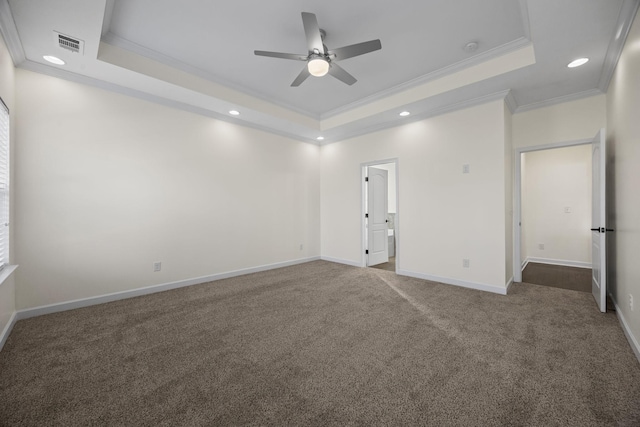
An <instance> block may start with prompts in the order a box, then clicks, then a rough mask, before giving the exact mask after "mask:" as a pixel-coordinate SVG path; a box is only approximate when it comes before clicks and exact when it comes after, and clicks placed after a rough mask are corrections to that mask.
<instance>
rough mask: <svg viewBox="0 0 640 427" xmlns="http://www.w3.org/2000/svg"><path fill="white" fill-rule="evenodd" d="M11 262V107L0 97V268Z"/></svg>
mask: <svg viewBox="0 0 640 427" xmlns="http://www.w3.org/2000/svg"><path fill="white" fill-rule="evenodd" d="M8 264H9V108H7V105H6V104H5V103H4V101H2V99H0V270H1V269H3V268H4V267H5V266H7V265H8Z"/></svg>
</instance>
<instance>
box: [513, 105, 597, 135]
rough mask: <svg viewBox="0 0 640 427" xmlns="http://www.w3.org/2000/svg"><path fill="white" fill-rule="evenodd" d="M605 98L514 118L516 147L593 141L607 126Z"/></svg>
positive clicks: (537, 111) (527, 112)
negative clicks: (582, 140)
mask: <svg viewBox="0 0 640 427" xmlns="http://www.w3.org/2000/svg"><path fill="white" fill-rule="evenodd" d="M606 109H607V102H606V97H605V95H597V96H591V97H588V98H583V99H579V100H577V101H571V102H565V103H562V104H556V105H552V106H549V107H544V108H538V109H536V110H531V111H526V112H523V113H517V114H514V115H513V147H514V148H523V147H532V146H536V145H545V144H554V143H558V142H566V141H576V140H581V139H591V138H593V137H594V136H595V135H596V133H598V131H599V130H600V129H601V128H603V127H605V126H606V123H607V113H606V111H607V110H606Z"/></svg>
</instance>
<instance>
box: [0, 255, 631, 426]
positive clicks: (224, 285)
mask: <svg viewBox="0 0 640 427" xmlns="http://www.w3.org/2000/svg"><path fill="white" fill-rule="evenodd" d="M0 424H2V425H11V426H14V425H29V426H36V425H38V426H39V425H63V426H74V425H122V426H133V425H147V426H155V425H166V426H176V425H274V426H284V425H434V426H443V425H465V426H469V425H475V426H480V425H482V426H485V425H505V426H506V425H509V426H512V425H531V426H549V425H558V426H560V425H561V426H590V425H623V426H637V425H640V364H639V363H638V361H637V359H636V358H635V356H634V354H633V353H632V351H631V349H630V347H629V344H628V342H627V341H626V339H625V337H624V335H623V332H622V330H621V329H620V326H619V323H618V320H617V318H616V316H615V314H614V313H605V314H601V313H599V312H598V311H597V309H596V307H595V303H594V302H593V301H592V297H591V295H589V294H584V293H581V292H574V291H569V290H562V289H555V288H549V287H543V286H534V285H520V284H515V285H514V286H513V287H512V290H511V291H510V294H509V295H508V296H500V295H495V294H490V293H485V292H480V291H474V290H468V289H463V288H458V287H454V286H448V285H442V284H437V283H432V282H426V281H422V280H418V279H412V278H406V277H399V276H396V275H395V274H394V273H391V272H388V271H384V270H376V269H371V268H355V267H349V266H344V265H339V264H333V263H329V262H324V261H317V262H312V263H308V264H304V265H299V266H294V267H287V268H283V269H279V270H273V271H268V272H263V273H257V274H252V275H248V276H243V277H237V278H232V279H227V280H222V281H218V282H214V283H210V284H204V285H198V286H192V287H189V288H182V289H178V290H174V291H168V292H163V293H158V294H154V295H149V296H145V297H139V298H133V299H129V300H124V301H117V302H113V303H109V304H104V305H100V306H94V307H88V308H84V309H78V310H73V311H68V312H64V313H57V314H51V315H47V316H42V317H38V318H32V319H27V320H22V321H19V322H18V323H17V324H16V325H15V328H14V330H13V332H12V333H11V335H10V337H9V339H8V341H7V343H6V345H5V348H4V350H3V351H2V352H0Z"/></svg>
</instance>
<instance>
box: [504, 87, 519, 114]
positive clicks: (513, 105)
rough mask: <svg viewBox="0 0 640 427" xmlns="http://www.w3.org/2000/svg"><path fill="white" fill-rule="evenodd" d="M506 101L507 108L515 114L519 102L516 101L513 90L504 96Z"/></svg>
mask: <svg viewBox="0 0 640 427" xmlns="http://www.w3.org/2000/svg"><path fill="white" fill-rule="evenodd" d="M504 103H505V104H506V105H507V108H508V109H509V111H510V112H511V114H513V113H514V112H515V111H516V110H517V109H518V103H517V102H516V98H515V96H513V91H512V90H509V91H508V92H507V94H506V95H505V97H504Z"/></svg>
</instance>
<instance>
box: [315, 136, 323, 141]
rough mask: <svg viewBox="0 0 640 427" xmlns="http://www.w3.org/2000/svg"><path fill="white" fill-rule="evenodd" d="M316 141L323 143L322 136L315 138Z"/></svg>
mask: <svg viewBox="0 0 640 427" xmlns="http://www.w3.org/2000/svg"><path fill="white" fill-rule="evenodd" d="M316 139H317V140H318V141H324V136H319V137H317V138H316Z"/></svg>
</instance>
